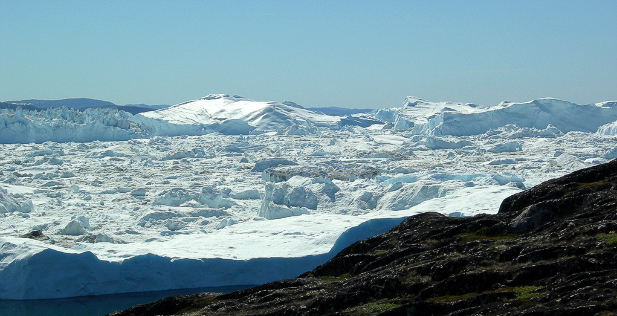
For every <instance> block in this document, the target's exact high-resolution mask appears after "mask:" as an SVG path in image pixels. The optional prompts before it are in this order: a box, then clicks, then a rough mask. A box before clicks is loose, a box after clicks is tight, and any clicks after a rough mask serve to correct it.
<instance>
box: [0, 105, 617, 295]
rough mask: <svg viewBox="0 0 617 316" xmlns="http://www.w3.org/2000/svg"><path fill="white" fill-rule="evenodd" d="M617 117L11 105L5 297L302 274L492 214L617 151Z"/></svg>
mask: <svg viewBox="0 0 617 316" xmlns="http://www.w3.org/2000/svg"><path fill="white" fill-rule="evenodd" d="M615 108H616V103H615V102H604V103H599V104H595V105H583V106H580V105H575V104H572V103H569V102H565V101H558V100H554V99H541V100H536V101H530V102H525V103H511V102H504V103H502V104H500V105H496V106H477V105H472V104H465V103H453V102H428V101H423V100H419V99H417V98H407V99H406V102H405V104H404V106H403V107H398V108H393V109H384V110H379V111H375V112H373V113H372V114H367V113H364V114H354V115H352V116H347V117H341V116H328V115H323V114H317V113H315V112H312V111H309V110H306V109H304V108H302V107H300V106H298V105H295V104H293V103H291V102H284V103H276V102H257V101H251V100H248V99H245V98H241V97H237V96H228V95H210V96H208V97H206V98H203V99H200V100H195V101H191V102H187V103H183V104H179V105H176V106H173V107H170V108H168V109H165V110H160V111H156V112H148V113H144V114H140V115H131V114H130V113H126V112H123V111H118V110H115V109H87V110H84V111H78V110H74V109H68V108H51V109H47V110H44V111H28V110H19V109H18V110H11V109H3V110H0V143H1V144H0V280H4V282H0V299H34V298H59V297H70V296H80V295H99V294H111V293H124V292H138V291H148V290H165V289H177V288H188V287H207V286H223V285H241V284H247V283H261V282H266V281H270V280H275V279H280V278H288V277H294V276H296V275H298V274H299V273H301V272H303V271H305V270H308V269H311V268H313V267H315V266H316V265H318V264H320V263H323V262H324V261H325V260H327V259H328V258H330V257H331V256H333V255H334V253H335V252H336V251H338V250H340V249H342V247H344V246H346V245H348V244H350V243H351V242H353V241H355V240H358V239H360V238H365V237H368V236H370V235H372V234H375V233H378V232H380V231H384V230H386V229H388V228H389V227H392V226H393V225H395V224H396V223H397V222H398V221H400V220H401V219H402V218H404V217H406V216H409V215H413V214H417V213H419V212H427V211H434V212H440V213H442V214H444V215H448V216H472V215H475V214H479V213H494V212H496V211H497V209H498V206H499V204H500V202H501V200H502V199H503V198H505V197H506V196H508V195H511V194H513V193H516V192H520V191H521V190H522V189H524V188H528V187H531V186H533V185H535V184H538V183H540V182H542V181H545V180H547V179H550V178H554V177H557V176H560V175H563V174H566V173H569V172H572V171H574V170H577V169H581V168H584V167H588V166H592V165H595V164H599V163H603V162H606V161H607V160H609V159H613V158H616V157H617V138H616V134H615V133H616V132H617V128H615V124H616V123H615V122H614V121H615V120H616V119H614V118H613V117H614V109H615ZM380 123H386V124H380ZM229 134H231V135H229ZM237 134H244V135H237Z"/></svg>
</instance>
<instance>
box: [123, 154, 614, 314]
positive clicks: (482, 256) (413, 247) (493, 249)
mask: <svg viewBox="0 0 617 316" xmlns="http://www.w3.org/2000/svg"><path fill="white" fill-rule="evenodd" d="M452 211H456V210H452ZM616 232H617V161H613V162H610V163H607V164H604V165H599V166H595V167H592V168H589V169H585V170H580V171H578V172H575V173H572V174H570V175H567V176H564V177H562V178H559V179H555V180H551V181H548V182H545V183H543V184H541V185H538V186H536V187H534V188H532V189H530V190H527V191H524V192H522V193H519V194H516V195H514V196H511V197H509V198H507V199H506V200H504V202H503V203H502V205H501V208H500V210H499V213H498V214H496V215H480V216H475V217H470V218H451V217H445V216H442V215H440V214H437V213H426V214H421V215H417V216H413V217H410V218H408V219H406V220H405V221H404V222H402V223H401V224H400V225H398V226H397V227H395V228H393V229H392V230H391V231H389V232H387V233H385V234H382V235H379V236H375V237H372V238H369V239H366V240H363V241H359V242H357V243H355V244H353V245H351V246H349V247H348V248H346V249H344V250H343V251H341V252H340V253H339V254H338V255H337V256H336V257H334V258H333V259H332V260H330V261H328V262H327V263H325V264H323V265H321V266H319V267H317V268H316V269H315V270H313V271H311V272H308V273H305V274H304V275H302V276H300V277H298V278H296V279H292V280H284V281H278V282H272V283H267V284H264V285H261V286H257V287H254V288H250V289H246V290H241V291H237V292H233V293H230V294H223V295H219V294H213V293H203V294H198V295H193V296H181V297H171V298H167V299H164V300H161V301H158V302H155V303H152V304H148V305H141V306H136V307H133V308H131V309H129V310H126V311H124V312H117V313H114V314H112V315H160V314H163V315H171V314H186V315H547V316H549V315H550V316H554V315H577V316H578V315H615V312H614V311H617V233H616Z"/></svg>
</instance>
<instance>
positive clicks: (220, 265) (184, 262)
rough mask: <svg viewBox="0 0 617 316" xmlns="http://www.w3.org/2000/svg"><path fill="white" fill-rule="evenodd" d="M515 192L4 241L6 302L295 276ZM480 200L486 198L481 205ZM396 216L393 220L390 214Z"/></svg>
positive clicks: (489, 207) (0, 272)
mask: <svg viewBox="0 0 617 316" xmlns="http://www.w3.org/2000/svg"><path fill="white" fill-rule="evenodd" d="M518 191H519V190H518V189H516V188H512V187H500V188H492V187H484V188H478V189H476V190H468V189H467V190H462V192H459V193H458V194H456V195H453V196H449V197H448V198H443V199H439V201H434V200H433V201H427V202H425V204H424V205H423V204H420V205H418V207H417V208H416V209H413V210H411V209H410V210H407V211H401V212H380V214H372V215H370V216H355V217H349V216H344V215H335V214H329V215H328V214H323V215H313V216H300V217H298V218H284V219H279V220H274V221H268V222H267V223H265V222H263V221H258V222H256V223H255V222H246V223H241V224H237V225H234V226H231V227H228V228H227V229H225V230H220V231H218V232H216V233H212V234H192V235H185V236H178V237H176V238H175V239H173V240H170V241H153V242H150V243H142V244H110V243H95V244H79V245H77V246H75V247H73V248H72V249H66V248H62V247H57V246H53V245H48V244H44V243H42V242H39V241H34V240H29V239H24V238H14V237H3V238H0V249H1V253H2V260H1V261H0V279H2V280H3V282H2V283H0V297H1V298H2V299H18V300H23V299H38V298H63V297H72V296H86V295H101V294H114V293H126V292H143V291H153V290H165V289H181V288H198V287H206V286H208V287H212V286H227V285H247V284H261V283H265V282H269V281H273V280H279V279H284V278H292V277H295V276H298V275H299V274H301V273H303V272H305V271H307V270H309V269H312V268H315V267H316V266H318V265H319V264H322V263H324V262H325V261H327V260H328V259H330V258H332V257H333V256H334V255H335V254H336V253H337V252H339V251H340V250H342V249H343V248H344V247H346V246H348V245H350V244H351V243H353V242H355V241H358V240H360V239H364V238H368V237H371V236H374V235H376V234H379V233H382V232H385V231H387V230H388V229H390V228H392V227H393V226H395V225H396V224H398V223H400V222H401V221H402V220H403V219H404V218H405V216H409V215H414V214H418V213H420V212H427V211H440V212H444V210H448V209H454V208H455V206H456V209H457V210H459V212H458V213H457V215H456V216H462V215H467V216H468V215H472V214H475V213H484V212H492V211H494V210H495V209H496V208H497V207H498V205H499V203H500V201H501V199H503V198H504V197H506V196H508V195H510V194H513V193H515V192H518ZM478 200H479V201H481V202H480V203H478ZM391 216H396V217H391Z"/></svg>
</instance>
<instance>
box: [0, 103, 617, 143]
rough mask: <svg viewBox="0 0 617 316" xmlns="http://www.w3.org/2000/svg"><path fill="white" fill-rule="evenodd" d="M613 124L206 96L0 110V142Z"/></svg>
mask: <svg viewBox="0 0 617 316" xmlns="http://www.w3.org/2000/svg"><path fill="white" fill-rule="evenodd" d="M615 121H617V102H615V101H606V102H601V103H597V104H588V105H577V104H574V103H571V102H567V101H561V100H557V99H552V98H545V99H538V100H533V101H529V102H523V103H514V102H507V101H504V102H502V103H500V104H499V105H496V106H481V105H475V104H470V103H457V102H429V101H425V100H422V99H418V98H415V97H407V98H406V99H405V102H404V103H403V106H402V107H399V108H389V109H382V110H377V111H374V112H373V113H371V114H358V115H352V116H350V117H346V118H343V117H339V116H331V115H325V114H320V113H316V112H313V111H310V110H307V109H305V108H303V107H301V106H299V105H297V104H295V103H293V102H288V101H286V102H283V103H278V102H262V101H253V100H249V99H247V98H244V97H240V96H230V95H227V94H210V95H207V96H205V97H203V98H202V99H199V100H193V101H188V102H184V103H181V104H178V105H174V106H171V107H169V108H165V109H161V110H157V111H151V112H144V113H140V114H137V115H131V114H130V113H127V112H124V111H118V110H116V109H104V108H100V109H97V108H90V109H86V110H84V111H79V110H75V109H67V108H51V109H47V110H44V111H38V112H35V111H28V110H21V109H18V110H7V109H5V110H0V128H1V129H2V134H0V143H42V142H45V141H55V142H69V141H74V142H89V141H96V140H99V141H113V140H116V141H118V140H128V139H134V138H143V137H153V136H179V135H205V134H209V133H221V134H225V135H246V134H259V133H264V132H278V133H280V134H286V135H306V134H310V133H315V132H316V130H317V129H319V128H328V129H341V128H345V127H348V126H349V125H356V126H366V127H368V126H369V125H371V124H374V123H375V124H376V125H375V126H376V128H385V129H390V128H392V129H393V130H395V131H409V132H411V133H413V134H416V135H454V136H462V135H477V134H482V133H485V132H487V131H489V130H491V129H496V128H498V127H501V126H504V125H507V124H513V125H516V126H518V127H525V128H535V129H537V130H545V129H547V128H548V129H549V130H548V131H544V133H553V132H555V131H557V132H563V133H567V132H569V131H582V132H594V131H596V130H598V128H599V127H600V126H603V125H605V124H609V123H611V122H615ZM377 123H390V124H386V125H380V124H377ZM598 132H599V133H602V134H607V133H609V134H610V133H615V128H614V127H611V126H610V125H606V126H604V127H602V128H601V130H599V131H598ZM611 135H612V134H611Z"/></svg>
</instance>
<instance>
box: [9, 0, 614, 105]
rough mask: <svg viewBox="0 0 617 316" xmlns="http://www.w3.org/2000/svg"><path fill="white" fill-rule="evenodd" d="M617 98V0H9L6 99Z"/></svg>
mask: <svg viewBox="0 0 617 316" xmlns="http://www.w3.org/2000/svg"><path fill="white" fill-rule="evenodd" d="M210 93H228V94H238V95H242V96H244V97H247V98H249V99H253V100H258V101H279V102H282V101H284V100H290V101H294V102H296V103H298V104H301V105H304V106H307V107H323V106H341V107H355V108H381V107H396V106H400V105H401V104H402V101H403V99H404V97H405V96H408V95H412V96H416V97H420V98H423V99H426V100H430V101H461V102H473V103H478V104H485V105H492V104H497V103H499V102H500V101H502V100H509V101H528V100H532V99H536V98H541V97H555V98H559V99H564V100H568V101H572V102H575V103H579V104H587V103H595V102H599V101H606V100H615V99H617V1H615V0H605V1H600V0H596V1H594V0H585V1H580V0H577V1H568V0H555V1H541V0H534V1H525V0H516V1H499V0H487V1H472V0H467V1H462V0H461V1H456V0H451V1H439V0H431V1H411V0H408V1H394V0H391V1H388V0H376V1H358V0H354V1H342V0H341V1H336V0H329V1H320V0H308V1H303V0H285V1H274V0H260V1H234V0H221V1H190V0H177V1H171V0H169V1H156V0H154V1H153V0H148V1H138V0H101V1H94V0H77V1H71V0H42V1H34V0H0V101H8V100H23V99H64V98H74V97H87V98H93V99H101V100H106V101H111V102H114V103H116V104H129V103H146V104H176V103H180V102H184V101H188V100H193V99H197V98H200V97H202V96H204V95H207V94H210Z"/></svg>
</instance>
